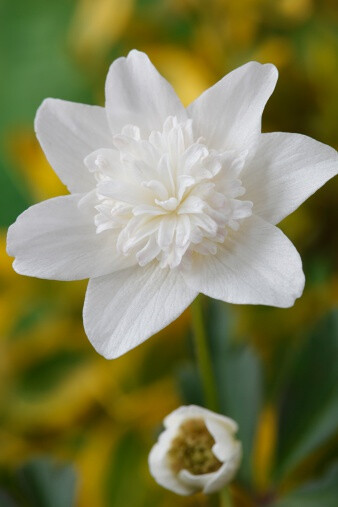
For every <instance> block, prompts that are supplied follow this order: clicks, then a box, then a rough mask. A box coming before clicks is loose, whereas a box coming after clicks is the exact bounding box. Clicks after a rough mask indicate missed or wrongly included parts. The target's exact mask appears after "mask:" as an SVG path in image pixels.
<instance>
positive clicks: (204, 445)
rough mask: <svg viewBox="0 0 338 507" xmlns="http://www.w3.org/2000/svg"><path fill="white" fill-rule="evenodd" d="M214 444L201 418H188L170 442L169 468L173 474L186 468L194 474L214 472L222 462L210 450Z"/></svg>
mask: <svg viewBox="0 0 338 507" xmlns="http://www.w3.org/2000/svg"><path fill="white" fill-rule="evenodd" d="M214 444H215V440H214V438H213V437H212V435H211V434H210V433H209V431H208V429H207V427H206V425H205V423H204V421H203V419H188V420H187V421H185V422H184V423H183V424H182V425H181V426H180V428H179V431H178V435H177V436H176V437H175V438H174V439H173V441H172V442H171V447H170V449H169V451H168V454H167V457H168V461H169V466H170V468H171V469H172V471H173V472H174V473H175V474H178V472H180V470H188V471H189V472H191V473H192V474H194V475H200V474H208V473H211V472H215V471H216V470H218V469H219V468H220V467H221V466H222V463H221V462H220V461H219V460H218V459H217V458H216V456H215V455H214V454H213V452H212V447H213V445H214Z"/></svg>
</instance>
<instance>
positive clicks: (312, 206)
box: [0, 0, 338, 507]
mask: <svg viewBox="0 0 338 507" xmlns="http://www.w3.org/2000/svg"><path fill="white" fill-rule="evenodd" d="M0 14H1V17H0V41H1V42H0V69H1V83H0V91H1V93H0V106H1V108H0V116H1V119H0V134H1V158H0V186H1V190H0V192H1V196H0V197H1V199H0V201H1V202H0V224H1V240H0V243H1V250H0V259H1V262H0V266H1V269H0V403H1V408H0V469H1V474H0V475H1V477H2V480H1V481H0V484H2V486H3V487H5V486H6V477H7V476H8V474H10V473H11V471H13V470H15V469H16V468H17V467H19V466H20V465H21V464H22V463H24V462H25V461H26V460H28V459H30V458H33V457H35V456H41V455H48V456H50V457H52V459H57V460H61V461H67V462H71V463H72V464H73V465H74V467H75V470H76V473H77V490H76V491H77V493H76V496H77V500H76V505H78V506H79V507H106V506H114V507H115V506H117V507H119V506H121V507H124V506H126V507H133V506H135V507H142V506H151V505H154V506H157V505H160V506H163V507H166V506H168V507H169V506H172V505H175V506H176V505H177V506H179V505H182V506H183V505H186V506H189V505H190V506H203V505H207V500H206V499H205V498H204V497H203V496H202V495H201V496H197V497H193V498H188V499H186V498H180V497H176V496H175V495H173V494H171V493H169V492H165V491H164V490H161V489H160V487H159V486H158V485H157V484H156V483H154V481H153V480H152V479H151V477H150V476H149V473H148V469H147V453H148V450H149V449H150V447H151V446H152V444H153V443H154V441H155V438H156V435H157V432H158V430H159V428H160V425H161V421H162V419H163V417H164V416H165V415H166V414H167V413H168V412H170V411H171V410H172V409H174V408H176V407H177V406H178V405H179V404H181V403H182V402H183V398H182V391H181V389H180V385H179V382H178V380H177V372H178V371H179V370H180V369H181V368H184V366H185V365H186V364H187V363H189V362H190V358H191V345H190V341H189V337H187V334H188V330H189V327H190V314H189V311H187V312H186V313H185V314H184V315H183V316H182V317H181V318H180V319H178V321H176V322H175V323H173V324H172V325H171V326H169V327H168V328H167V329H165V330H164V331H163V332H161V333H160V334H159V335H158V336H156V337H154V338H152V339H150V340H149V341H148V342H146V343H145V344H144V345H142V346H140V347H138V348H137V349H136V350H134V351H132V352H130V353H128V354H127V355H126V356H124V357H122V358H120V359H117V360H114V361H106V360H105V359H103V358H101V357H100V356H99V355H98V354H97V353H96V352H95V351H94V350H93V349H92V348H91V346H90V344H89V343H88V340H87V338H86V336H85V334H84V331H83V327H82V317H81V311H82V303H83V296H84V291H85V286H86V283H85V282H74V283H69V282H67V283H60V282H55V281H46V280H37V279H31V278H27V277H24V276H19V275H17V274H16V273H15V272H14V271H13V270H12V267H11V262H12V261H11V259H10V258H8V256H7V255H6V252H5V241H6V229H7V227H8V225H10V223H11V222H13V221H14V220H15V218H16V216H17V215H18V214H19V213H20V212H21V211H23V210H24V209H25V208H26V207H27V206H28V205H30V204H32V203H34V202H38V201H40V200H43V199H47V198H49V197H52V196H55V195H59V194H60V193H66V190H65V188H64V187H63V186H62V184H61V183H60V182H59V180H58V179H57V177H56V176H55V174H54V173H53V171H52V169H51V168H50V166H49V165H48V163H47V162H46V160H45V158H44V155H43V153H42V151H41V149H40V147H39V145H38V142H37V140H36V139H35V136H34V131H33V119H34V114H35V111H36V109H37V107H38V106H39V104H40V103H41V101H42V100H43V99H44V98H45V97H49V96H51V97H58V98H62V99H65V100H72V101H78V102H86V103H92V104H103V101H104V95H103V92H104V80H105V76H106V73H107V70H108V67H109V65H110V63H111V62H112V61H113V60H114V59H115V58H117V57H119V56H122V55H126V54H127V53H128V51H129V50H130V49H132V48H137V49H140V50H143V51H146V52H147V53H148V55H149V57H150V58H151V60H152V61H153V63H154V64H155V65H156V66H157V68H158V69H159V70H160V72H161V73H162V74H163V75H164V76H165V77H166V78H167V79H168V80H169V81H170V82H171V83H172V84H173V86H174V88H175V89H176V91H177V93H178V95H179V96H180V98H181V99H182V101H183V102H184V104H185V105H187V104H189V103H190V102H191V101H192V100H193V99H195V98H196V97H197V96H198V95H199V94H200V93H201V92H202V91H203V90H205V89H206V88H207V87H209V86H210V85H212V84H213V83H214V82H215V81H217V80H218V79H220V78H221V77H222V76H223V75H224V74H226V73H227V72H229V71H230V70H232V69H233V68H235V67H237V66H239V65H241V64H243V63H245V62H247V61H249V60H257V61H259V62H261V63H265V62H271V63H274V64H275V65H276V66H277V67H278V69H279V72H280V78H279V81H278V84H277V88H276V91H275V93H274V95H273V96H272V98H271V99H270V101H269V103H268V105H267V107H266V111H265V114H264V118H263V128H264V130H265V131H276V130H277V131H278V130H280V131H289V132H301V133H303V134H307V135H310V136H312V137H315V138H316V139H318V140H320V141H322V142H324V143H327V144H330V145H332V146H334V147H335V148H337V147H338V138H337V118H338V93H337V90H338V69H337V66H338V63H337V62H338V59H337V54H338V23H337V21H338V8H337V3H336V1H335V0H318V1H315V0H276V1H272V0H158V1H156V0H123V1H121V0H74V1H70V0H55V1H53V0H49V1H46V0H30V1H29V2H27V1H25V0H2V2H1V3H0ZM337 190H338V185H337V181H334V182H331V183H330V184H328V185H327V186H326V187H325V188H324V189H322V190H320V191H319V192H318V193H317V194H316V195H315V196H314V197H313V198H311V199H310V200H309V201H308V202H307V203H306V204H305V205H304V206H302V208H301V209H300V210H298V211H297V212H295V213H294V214H293V215H292V216H291V217H289V218H288V219H287V220H285V221H284V222H283V224H282V229H283V230H284V231H285V232H286V234H287V235H288V236H289V237H290V239H291V240H292V241H293V243H294V244H295V245H296V247H297V249H298V250H299V251H300V253H301V256H302V258H303V260H304V269H305V273H306V276H307V286H306V289H305V293H304V296H303V297H302V299H301V300H300V301H298V302H297V303H296V305H295V306H294V307H293V308H291V309H288V310H278V309H270V308H257V307H252V308H249V307H231V308H228V311H229V312H230V314H231V316H232V317H231V318H232V319H233V320H234V322H235V324H234V330H233V335H234V339H235V340H237V341H238V342H241V343H245V344H248V346H250V347H252V348H253V350H254V351H255V353H256V354H257V356H258V357H259V358H260V360H261V361H262V363H263V365H264V371H265V385H267V386H268V387H267V388H266V389H265V392H264V397H263V398H264V399H263V402H262V408H261V412H260V414H257V418H258V421H259V423H258V425H257V428H256V430H255V436H254V438H255V440H254V442H255V445H254V451H253V455H252V457H251V458H250V459H251V461H252V460H253V461H252V463H253V466H252V470H253V486H252V491H255V492H256V493H257V492H258V493H257V494H260V493H261V492H263V493H262V498H263V497H264V498H268V496H266V495H268V493H269V491H270V489H271V488H272V485H273V481H272V478H271V474H270V472H271V467H272V461H273V457H274V454H275V446H276V432H277V425H278V421H277V415H276V414H277V411H278V406H277V401H276V398H274V397H273V396H272V395H271V393H269V385H270V384H271V385H272V384H273V380H271V379H274V377H275V376H277V373H278V368H279V357H280V354H284V352H285V350H287V349H288V348H289V347H293V346H294V342H295V341H297V340H301V339H302V336H303V335H302V333H303V330H305V329H312V327H314V326H315V325H316V323H317V321H318V320H320V319H321V318H322V317H323V316H325V315H326V314H327V313H328V312H329V311H330V310H332V309H333V308H334V307H335V306H337V300H338V276H337V251H338V249H337V234H336V229H337V205H336V202H337V197H336V195H337ZM323 347H325V337H324V336H323ZM281 351H282V352H281ZM302 388H303V389H305V390H306V388H307V386H305V385H304V386H302ZM332 442H333V443H334V445H335V446H336V447H335V448H337V437H336V436H334V432H331V433H330V434H329V435H328V438H327V439H324V440H323V441H322V442H321V443H323V447H321V448H320V449H317V448H316V449H314V451H316V452H317V453H319V455H320V459H319V458H318V459H319V461H320V463H321V464H322V465H321V466H322V468H321V470H324V465H325V463H329V462H331V461H332ZM325 446H326V447H325ZM330 446H331V450H330V449H329V447H330ZM313 456H317V454H314V455H312V458H310V457H309V458H308V459H306V460H305V461H304V463H303V465H302V467H300V469H299V470H297V473H295V474H294V475H292V476H291V478H290V477H287V478H286V480H285V484H284V482H283V484H282V486H281V489H283V488H286V490H288V489H290V488H292V485H293V484H294V483H295V484H298V483H300V482H301V480H302V479H303V477H310V476H312V475H313V474H314V473H316V472H317V468H318V467H317V464H318V461H316V458H313ZM311 460H312V461H311ZM316 467H317V468H316ZM321 470H319V472H320V471H321ZM256 493H255V494H256ZM234 495H235V502H236V505H237V504H238V505H239V506H241V505H243V506H245V505H249V506H250V505H258V503H255V502H256V500H254V499H253V498H254V497H253V496H252V494H249V493H247V492H245V491H244V490H241V488H240V487H238V488H237V487H235V488H234ZM264 495H265V496H264ZM337 501H338V500H337ZM257 502H258V500H257ZM262 502H263V500H262ZM266 502H267V503H266V504H265V505H270V504H269V503H268V501H266ZM261 505H263V503H261ZM290 505H291V504H290ZM294 505H297V504H294ZM299 505H303V504H299ZM304 505H307V504H304ZM309 505H310V504H309ZM311 505H312V504H311ZM313 505H317V504H313ZM329 505H331V504H329V503H327V504H326V503H318V506H320V507H327V506H329ZM332 505H333V504H332Z"/></svg>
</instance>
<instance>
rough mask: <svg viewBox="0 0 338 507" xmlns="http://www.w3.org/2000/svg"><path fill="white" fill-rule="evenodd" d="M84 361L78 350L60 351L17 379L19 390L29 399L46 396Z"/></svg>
mask: <svg viewBox="0 0 338 507" xmlns="http://www.w3.org/2000/svg"><path fill="white" fill-rule="evenodd" d="M84 360H85V355H84V354H83V353H79V352H78V351H76V350H58V351H57V352H56V353H54V354H51V355H48V356H47V357H43V358H42V359H40V361H37V362H35V363H33V365H31V366H29V367H28V368H27V369H26V370H24V371H23V372H22V374H21V375H20V377H19V378H18V379H17V390H18V392H19V394H20V395H21V396H24V397H25V398H29V399H32V398H34V399H35V398H38V397H41V396H46V395H47V394H50V391H51V390H52V389H53V388H56V387H57V386H58V385H59V384H60V383H61V382H62V381H64V380H65V377H66V376H67V375H69V374H71V373H73V372H74V370H75V368H76V366H78V365H80V364H82V362H83V361H84Z"/></svg>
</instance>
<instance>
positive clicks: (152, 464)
mask: <svg viewBox="0 0 338 507" xmlns="http://www.w3.org/2000/svg"><path fill="white" fill-rule="evenodd" d="M176 436H177V428H176V427H174V428H170V429H167V430H166V431H163V432H162V433H161V435H160V436H159V438H158V442H157V443H156V444H155V445H154V446H153V448H152V449H151V451H150V453H149V458H148V463H149V470H150V473H151V475H152V476H153V477H154V479H155V480H156V481H157V482H158V484H160V485H161V486H163V487H164V488H167V489H170V490H171V491H174V492H175V493H177V494H178V495H191V494H192V493H193V492H194V488H192V487H191V486H188V485H186V484H184V483H183V482H181V481H180V480H179V479H178V477H177V475H176V474H174V472H173V471H172V469H171V468H170V467H169V466H168V456H167V453H168V451H169V449H170V447H171V443H172V440H173V439H174V438H175V437H176Z"/></svg>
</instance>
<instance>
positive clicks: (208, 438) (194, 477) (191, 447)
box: [149, 405, 242, 495]
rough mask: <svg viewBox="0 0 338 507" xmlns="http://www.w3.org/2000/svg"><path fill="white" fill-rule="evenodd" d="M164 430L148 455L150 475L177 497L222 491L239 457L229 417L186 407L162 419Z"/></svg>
mask: <svg viewBox="0 0 338 507" xmlns="http://www.w3.org/2000/svg"><path fill="white" fill-rule="evenodd" d="M164 427H165V431H164V432H163V433H161V435H160V437H159V439H158V442H157V443H156V444H155V445H154V447H153V448H152V450H151V452H150V454H149V468H150V473H151V475H152V476H153V477H154V479H155V480H156V481H157V482H158V483H159V484H160V485H161V486H164V487H165V488H167V489H170V490H172V491H174V492H175V493H178V494H179V495H191V494H193V493H197V492H198V491H203V492H204V493H206V494H210V493H214V492H216V491H219V490H220V489H222V488H223V487H224V486H225V485H226V484H228V483H229V482H230V481H231V480H232V479H233V477H234V476H235V474H236V472H237V469H238V467H239V465H240V461H241V457H242V446H241V443H240V442H239V441H238V440H236V439H235V436H234V435H235V433H236V432H237V429H238V427H237V424H236V423H235V421H233V420H232V419H230V418H229V417H225V416H223V415H220V414H216V413H215V412H211V411H210V410H207V409H205V408H202V407H198V406H195V405H190V406H187V407H180V408H178V409H177V410H174V412H172V413H171V414H169V415H168V416H167V417H166V418H165V419H164Z"/></svg>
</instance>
